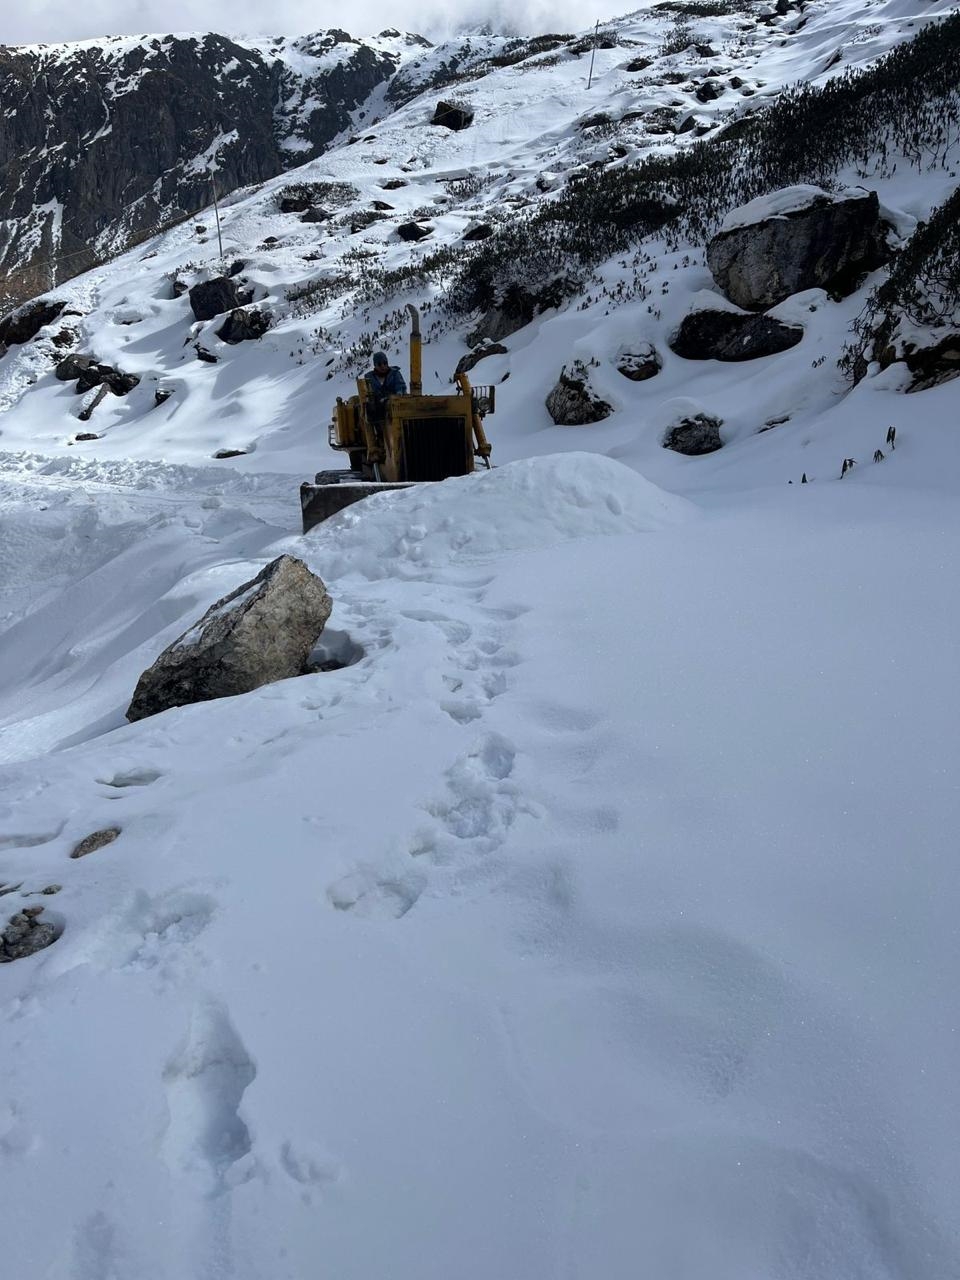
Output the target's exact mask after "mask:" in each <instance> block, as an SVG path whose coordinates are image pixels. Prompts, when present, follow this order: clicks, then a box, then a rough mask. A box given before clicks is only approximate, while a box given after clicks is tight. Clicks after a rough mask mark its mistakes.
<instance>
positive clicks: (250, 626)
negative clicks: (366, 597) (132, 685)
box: [127, 556, 333, 720]
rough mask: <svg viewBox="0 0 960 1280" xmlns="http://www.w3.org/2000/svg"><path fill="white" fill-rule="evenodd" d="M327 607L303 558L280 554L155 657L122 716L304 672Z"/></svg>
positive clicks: (225, 693)
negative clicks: (125, 713)
mask: <svg viewBox="0 0 960 1280" xmlns="http://www.w3.org/2000/svg"><path fill="white" fill-rule="evenodd" d="M332 608H333V604H332V601H331V599H330V597H329V595H328V594H327V589H326V587H325V586H324V584H323V582H322V581H321V580H320V578H318V577H317V576H316V574H313V573H311V572H310V570H309V569H308V568H307V566H306V565H305V564H304V563H303V561H302V560H297V559H296V558H295V557H294V556H279V557H278V558H277V559H276V560H273V561H271V562H270V564H268V565H267V566H266V568H265V569H263V570H262V571H261V572H260V573H258V574H257V576H256V577H255V578H254V579H252V581H250V582H245V583H244V584H243V585H242V586H240V587H238V588H237V589H236V591H232V592H231V593H230V594H229V595H228V596H224V597H223V599H222V600H218V601H217V603H216V604H215V605H212V606H211V608H209V609H208V610H207V612H206V613H205V614H204V615H203V617H202V618H201V619H200V620H199V622H197V623H195V624H194V626H192V627H191V628H190V630H189V631H186V632H184V634H183V635H182V636H180V637H179V638H178V639H177V640H175V641H174V642H173V644H171V645H170V646H169V647H168V648H167V649H165V650H164V651H163V653H161V654H160V656H159V658H157V660H156V662H155V663H154V664H153V666H152V667H149V668H148V669H147V670H146V671H145V672H144V673H143V675H142V676H141V677H140V679H139V681H138V682H137V687H136V690H135V692H134V695H133V700H132V702H131V703H130V706H129V708H128V709H127V719H128V720H142V719H143V718H144V717H145V716H152V715H156V713H157V712H158V711H165V710H167V708H169V707H179V706H183V705H185V704H186V703H191V702H208V701H210V700H211V699H213V698H227V697H231V696H232V695H234V694H237V693H249V692H250V690H251V689H258V688H259V687H260V686H261V685H264V684H270V683H272V682H273V681H275V680H285V679H287V678H288V677H290V676H297V675H301V674H302V672H303V670H304V667H305V665H306V662H307V656H308V654H309V653H310V650H311V649H312V648H313V646H314V644H316V641H317V638H318V636H319V635H320V633H321V632H322V631H323V628H324V626H325V625H326V621H327V619H328V618H329V617H330V611H331V609H332Z"/></svg>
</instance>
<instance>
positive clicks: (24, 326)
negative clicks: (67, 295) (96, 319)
mask: <svg viewBox="0 0 960 1280" xmlns="http://www.w3.org/2000/svg"><path fill="white" fill-rule="evenodd" d="M66 305H67V303H66V300H65V299H63V298H37V299H36V301H34V302H28V303H26V304H25V305H24V306H22V307H18V308H17V309H16V310H15V311H11V312H10V313H9V314H8V315H5V316H4V317H3V319H2V320H0V347H7V346H12V345H15V344H17V343H23V342H29V341H30V340H31V338H35V337H36V336H37V334H38V333H39V332H40V330H41V329H42V328H43V327H44V325H47V324H51V323H52V322H53V321H54V320H56V318H57V316H58V315H59V314H60V312H61V311H62V310H63V309H64V307H65V306H66Z"/></svg>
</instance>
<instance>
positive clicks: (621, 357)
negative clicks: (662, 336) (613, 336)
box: [617, 342, 661, 382]
mask: <svg viewBox="0 0 960 1280" xmlns="http://www.w3.org/2000/svg"><path fill="white" fill-rule="evenodd" d="M660 369H661V361H660V356H659V354H658V352H657V349H656V347H655V346H654V345H653V343H652V342H634V343H633V344H632V345H631V346H627V347H621V348H620V351H619V354H618V355H617V372H618V373H622V374H623V376H624V377H625V378H629V379H630V381H631V382H646V380H647V379H648V378H654V377H656V375H657V374H658V373H659V372H660Z"/></svg>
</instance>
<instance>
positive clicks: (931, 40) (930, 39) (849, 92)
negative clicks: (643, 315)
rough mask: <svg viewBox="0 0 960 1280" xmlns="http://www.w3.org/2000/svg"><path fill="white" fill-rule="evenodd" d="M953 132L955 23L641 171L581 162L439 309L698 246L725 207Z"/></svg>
mask: <svg viewBox="0 0 960 1280" xmlns="http://www.w3.org/2000/svg"><path fill="white" fill-rule="evenodd" d="M958 126H960V14H954V15H952V16H951V17H949V18H947V19H945V20H944V21H942V22H939V23H931V24H930V25H928V26H927V27H925V28H924V30H923V31H921V32H920V33H919V34H918V35H917V36H916V37H915V39H913V40H912V41H911V42H910V43H908V44H904V45H901V46H899V47H898V48H896V49H894V50H893V51H892V52H891V53H889V54H888V55H887V56H886V57H884V58H883V59H881V60H880V61H879V62H878V63H877V64H876V65H875V66H873V67H872V68H870V69H868V70H866V71H861V72H854V71H850V72H848V73H846V74H845V75H843V76H839V77H837V78H836V79H835V80H833V81H831V82H830V83H828V84H826V85H824V86H822V87H819V88H814V87H811V86H809V85H800V86H797V87H796V88H793V89H790V90H787V91H786V92H784V93H783V94H781V95H780V96H779V97H778V99H777V100H776V101H775V102H774V103H772V104H771V105H770V106H769V107H767V108H765V109H763V110H762V111H758V112H756V113H755V114H753V115H751V116H749V117H747V118H745V119H744V120H743V121H741V122H740V123H739V126H738V129H737V131H736V132H735V133H732V134H731V132H730V131H727V133H726V135H725V136H723V137H718V138H715V139H714V140H712V141H711V142H710V143H695V144H694V145H693V146H692V147H689V148H686V149H685V150H683V151H682V152H679V153H678V154H676V155H672V156H651V157H649V158H647V159H645V160H642V161H641V162H640V163H639V164H619V165H612V166H601V167H590V168H585V169H582V170H580V171H579V172H577V173H575V174H573V175H572V176H571V178H570V180H569V182H568V183H567V186H566V188H565V189H564V191H563V192H562V193H561V194H560V195H559V196H558V197H557V198H556V199H553V200H550V201H549V202H546V203H544V204H542V205H541V206H540V207H539V208H538V209H537V211H536V212H535V213H533V214H532V215H531V216H530V217H528V218H527V219H525V220H520V219H517V218H513V219H511V220H510V221H509V222H504V223H503V224H501V226H500V227H499V228H498V229H497V230H496V232H495V234H494V235H492V236H490V237H489V238H488V239H487V240H485V241H483V242H481V243H480V244H479V245H478V246H477V247H476V248H475V249H472V250H469V251H467V252H469V257H468V258H467V259H466V261H465V262H463V264H462V266H461V267H460V269H459V271H458V272H457V273H456V275H455V277H454V279H453V281H452V282H451V286H450V287H449V288H448V290H447V296H446V305H447V307H448V310H450V311H452V312H454V313H458V312H470V311H473V310H476V309H478V308H487V307H489V306H490V305H491V304H492V303H493V302H494V301H495V300H496V299H497V298H499V297H501V296H502V293H503V291H504V289H506V288H507V287H509V285H511V284H514V283H516V281H517V278H518V268H517V264H518V263H522V264H523V266H522V268H521V272H522V275H521V279H522V282H523V283H524V285H526V286H527V287H532V288H539V287H541V286H542V285H543V284H545V283H547V282H548V281H549V280H551V279H555V278H558V277H560V276H563V277H565V278H568V279H569V278H570V277H572V276H573V277H579V278H581V279H584V278H585V277H586V274H587V273H588V272H589V271H590V269H591V268H593V267H595V266H596V265H597V264H599V263H600V262H602V261H604V260H605V259H607V258H609V257H611V256H612V255H614V254H616V253H621V252H624V251H625V250H627V249H629V248H630V247H631V246H634V245H636V244H638V242H639V241H641V240H643V239H644V238H645V237H647V236H650V235H653V234H655V233H661V234H663V235H664V237H665V239H666V241H667V244H668V247H669V248H671V249H677V248H679V247H680V246H681V245H682V244H683V243H690V242H692V243H694V244H703V243H705V242H706V240H707V239H708V238H709V236H710V235H711V234H713V232H715V231H716V229H717V227H718V226H719V224H720V222H721V220H722V219H723V217H724V215H725V214H726V213H727V212H729V210H730V209H732V208H736V207H737V206H739V205H741V204H745V203H746V202H747V201H749V200H753V199H755V198H756V197H758V196H762V195H766V194H768V193H769V192H771V191H775V190H778V189H779V188H781V187H785V186H790V185H793V184H795V183H812V184H817V185H821V186H826V187H830V186H831V185H836V178H837V174H838V173H839V172H840V170H841V169H843V168H844V167H846V166H848V165H850V164H851V163H853V164H856V165H857V167H858V170H859V173H860V176H861V177H862V178H864V179H866V178H869V177H870V176H871V175H872V174H880V175H886V174H889V173H891V172H892V171H893V169H894V168H895V166H896V165H897V163H898V162H900V164H901V165H902V164H903V162H904V160H906V161H907V163H909V164H911V165H913V166H915V167H916V168H917V169H918V170H922V169H923V168H925V167H927V166H930V165H936V164H941V163H943V161H944V160H945V157H946V155H947V152H948V150H949V148H950V147H951V145H953V143H954V140H955V138H956V135H957V130H958Z"/></svg>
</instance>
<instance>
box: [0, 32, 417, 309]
mask: <svg viewBox="0 0 960 1280" xmlns="http://www.w3.org/2000/svg"><path fill="white" fill-rule="evenodd" d="M398 65H399V60H398V56H397V55H396V54H394V53H391V52H388V51H385V50H383V49H382V48H380V49H377V48H374V47H372V46H371V45H369V44H366V43H364V42H363V41H361V40H354V39H352V38H351V37H350V36H348V35H347V34H346V32H343V31H328V32H319V33H317V34H316V35H312V36H308V37H304V38H300V39H285V40H278V41H276V42H275V43H273V44H272V45H270V46H267V45H266V43H264V44H259V43H258V44H253V43H251V44H244V43H243V42H242V41H240V40H231V39H228V38H227V37H225V36H221V35H204V36H200V37H195V36H159V37H144V38H143V39H142V40H140V41H128V40H124V41H118V42H112V41H110V40H107V39H104V40H103V41H101V42H99V43H93V42H91V41H85V42H84V43H82V44H62V45H33V46H25V47H23V48H5V49H3V50H2V55H0V118H2V119H3V129H2V131H0V170H2V171H3V173H4V182H3V187H2V190H0V221H2V222H5V223H6V224H7V230H8V232H9V234H6V235H5V237H4V239H3V242H2V247H0V277H3V276H4V275H6V272H7V271H8V270H11V269H13V268H14V266H16V270H15V272H14V274H13V278H12V279H11V280H8V281H7V282H5V283H3V284H0V310H2V309H3V308H4V307H6V306H9V305H10V303H11V302H16V301H19V300H20V299H21V298H26V297H30V296H31V295H34V294H37V293H39V292H40V291H41V290H43V289H44V288H47V287H49V283H50V277H49V267H48V266H45V265H43V264H45V263H47V261H48V260H49V259H50V258H52V257H55V258H56V259H57V270H58V272H59V273H60V274H59V277H58V278H59V279H66V278H68V277H69V276H70V275H72V274H76V273H77V272H79V271H85V270H86V269H87V268H88V267H90V266H92V265H93V264H94V263H95V262H96V261H97V251H96V249H95V244H96V242H97V240H98V238H100V237H104V238H107V239H109V240H110V241H111V243H112V244H114V245H115V247H116V249H117V251H118V252H119V251H120V249H121V248H124V247H126V246H127V245H130V244H134V243H136V242H137V240H138V239H142V238H143V236H144V234H146V233H149V232H152V231H154V230H155V229H156V228H157V227H158V226H160V225H163V224H165V223H166V222H167V221H168V220H169V219H170V218H171V216H182V212H181V211H186V212H187V213H192V212H196V211H198V210H200V209H203V208H205V207H206V206H208V205H209V203H210V180H209V174H208V171H207V169H206V168H205V166H203V165H198V164H197V163H196V159H197V157H198V156H202V155H204V154H205V153H210V154H215V155H216V159H217V166H218V168H217V182H218V186H219V190H220V194H221V195H223V194H224V193H226V192H228V191H232V190H235V189H236V188H237V187H242V186H247V185H251V184H254V183H258V182H263V181H265V180H266V179H268V178H272V177H274V176H275V175H277V174H280V173H283V172H285V171H287V170H289V169H292V168H295V167H297V166H299V165H302V164H304V163H305V162H306V161H308V160H311V159H314V158H315V157H317V156H318V155H320V154H322V152H323V151H324V150H325V149H326V147H327V146H328V144H329V143H330V142H331V141H332V139H333V138H335V137H336V136H337V135H338V134H339V133H340V132H341V131H342V130H343V129H344V128H346V127H348V126H349V124H350V120H351V113H352V112H353V111H355V110H356V109H357V108H358V107H361V106H362V104H363V103H364V102H365V101H366V99H367V98H368V97H369V95H370V94H371V93H372V92H373V91H374V90H375V89H377V87H378V86H380V85H381V84H383V83H384V82H385V81H387V80H389V79H390V78H391V76H392V75H393V74H394V72H395V71H396V69H397V67H398ZM172 211H176V213H172Z"/></svg>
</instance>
